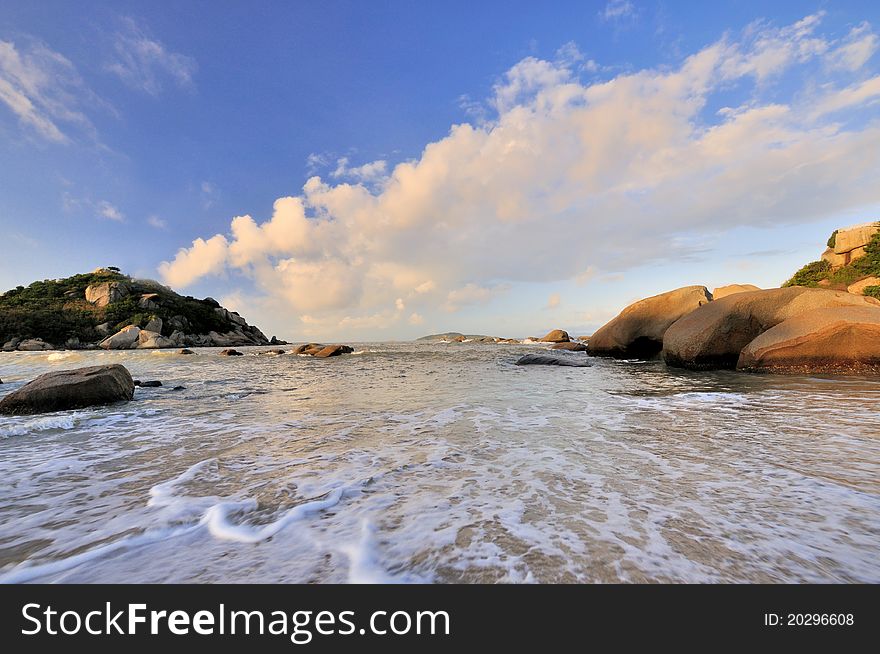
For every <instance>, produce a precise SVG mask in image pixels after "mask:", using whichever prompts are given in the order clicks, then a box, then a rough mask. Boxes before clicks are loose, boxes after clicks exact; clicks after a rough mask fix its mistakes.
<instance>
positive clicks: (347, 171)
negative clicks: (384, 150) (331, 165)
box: [330, 157, 388, 183]
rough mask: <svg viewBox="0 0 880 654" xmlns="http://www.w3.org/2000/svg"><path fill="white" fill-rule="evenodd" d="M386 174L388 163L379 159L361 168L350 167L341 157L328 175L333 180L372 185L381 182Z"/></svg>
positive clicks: (344, 158)
mask: <svg viewBox="0 0 880 654" xmlns="http://www.w3.org/2000/svg"><path fill="white" fill-rule="evenodd" d="M387 174H388V163H387V162H386V161H383V160H381V159H380V160H377V161H371V162H369V163H365V164H363V165H362V166H350V165H349V161H348V157H341V158H340V159H337V160H336V169H335V170H334V171H333V172H332V173H330V176H331V177H333V178H334V179H348V180H351V181H355V182H363V183H372V182H378V181H380V180H382V179H383V178H384V177H385V176H386V175H387Z"/></svg>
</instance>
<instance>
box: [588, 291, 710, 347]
mask: <svg viewBox="0 0 880 654" xmlns="http://www.w3.org/2000/svg"><path fill="white" fill-rule="evenodd" d="M711 301H712V295H711V294H710V293H709V290H708V289H707V288H706V287H705V286H685V287H684V288H678V289H675V290H674V291H669V292H667V293H661V294H660V295H654V296H653V297H649V298H645V299H644V300H639V301H638V302H636V303H634V304H631V305H629V306H628V307H626V308H625V309H624V310H623V311H621V312H620V315H618V316H617V317H616V318H614V319H613V320H611V322H609V323H607V324H605V325H604V326H603V327H602V328H600V329H599V330H598V331H596V333H595V334H593V335H592V336H591V337H590V342H589V344H588V345H587V350H588V351H589V353H590V354H593V355H596V356H610V357H616V358H619V359H650V358H651V357H653V356H656V355H658V354H659V353H660V351H661V350H662V349H663V336H664V334H666V330H667V329H669V327H670V325H672V324H673V323H675V322H676V321H677V320H679V319H680V318H681V317H682V316H686V315H688V314H689V313H691V312H692V311H694V310H695V309H698V308H699V307H701V306H703V305H706V304H709V303H711Z"/></svg>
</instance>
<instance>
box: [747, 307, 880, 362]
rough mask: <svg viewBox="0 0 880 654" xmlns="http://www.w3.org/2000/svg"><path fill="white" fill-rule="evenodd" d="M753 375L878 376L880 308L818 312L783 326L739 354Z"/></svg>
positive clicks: (779, 326) (822, 310)
mask: <svg viewBox="0 0 880 654" xmlns="http://www.w3.org/2000/svg"><path fill="white" fill-rule="evenodd" d="M737 368H738V369H740V370H746V371H751V372H775V373H810V374H816V373H834V374H864V373H878V372H880V306H854V307H844V308H831V309H817V310H815V311H808V312H806V313H802V314H800V315H798V316H794V317H793V318H789V319H788V320H785V321H783V322H781V323H779V324H778V325H776V326H775V327H771V328H770V329H768V330H767V331H765V332H764V333H763V334H761V335H760V336H758V337H757V338H755V339H754V340H753V341H752V342H751V343H749V344H748V345H747V346H746V347H745V348H744V349H743V350H742V352H741V353H740V355H739V360H738V362H737Z"/></svg>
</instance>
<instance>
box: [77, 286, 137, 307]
mask: <svg viewBox="0 0 880 654" xmlns="http://www.w3.org/2000/svg"><path fill="white" fill-rule="evenodd" d="M128 293H129V291H128V285H127V284H124V283H123V282H103V283H101V284H92V285H91V286H87V287H86V293H85V295H86V302H90V303H92V304H94V305H95V306H96V307H106V306H107V305H108V304H113V303H114V302H119V300H122V299H123V298H126V297H128Z"/></svg>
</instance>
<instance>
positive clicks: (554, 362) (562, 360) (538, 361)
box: [516, 354, 592, 368]
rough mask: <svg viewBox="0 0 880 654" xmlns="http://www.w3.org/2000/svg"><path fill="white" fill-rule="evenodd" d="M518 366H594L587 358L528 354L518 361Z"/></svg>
mask: <svg viewBox="0 0 880 654" xmlns="http://www.w3.org/2000/svg"><path fill="white" fill-rule="evenodd" d="M516 365H518V366H573V367H577V368H586V367H587V366H590V365H592V363H590V360H589V359H588V358H587V357H584V356H580V357H575V356H553V355H552V354H526V355H524V356H521V357H520V358H519V359H517V361H516Z"/></svg>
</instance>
